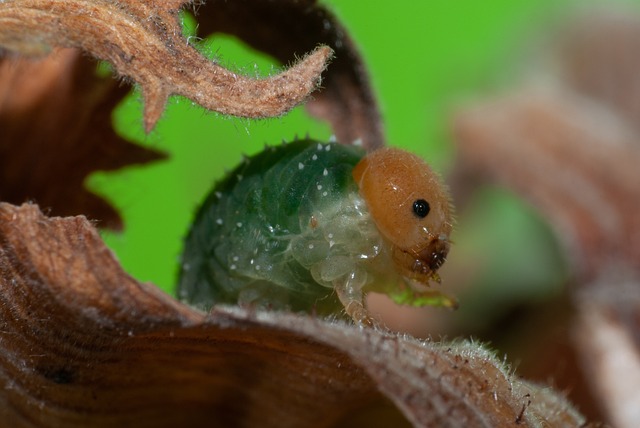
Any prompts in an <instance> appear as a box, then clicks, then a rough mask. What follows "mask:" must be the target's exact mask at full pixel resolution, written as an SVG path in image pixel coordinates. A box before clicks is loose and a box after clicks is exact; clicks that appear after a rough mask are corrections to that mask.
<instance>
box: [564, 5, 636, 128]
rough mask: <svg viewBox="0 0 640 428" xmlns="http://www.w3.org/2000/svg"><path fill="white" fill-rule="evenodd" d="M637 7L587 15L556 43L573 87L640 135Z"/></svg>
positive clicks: (600, 10)
mask: <svg viewBox="0 0 640 428" xmlns="http://www.w3.org/2000/svg"><path fill="white" fill-rule="evenodd" d="M632 6H635V5H628V6H627V7H624V6H623V4H621V3H620V4H617V3H616V4H607V7H599V8H596V10H593V9H589V10H587V11H585V12H583V14H582V15H581V16H580V17H578V18H577V19H575V20H574V21H573V22H571V23H570V24H569V26H568V28H567V29H565V31H563V33H562V37H558V38H557V39H556V40H557V53H556V56H555V61H556V64H557V66H558V68H559V71H560V73H561V75H562V78H563V81H564V82H566V83H567V85H568V86H570V87H571V88H573V89H574V90H576V91H577V92H579V93H582V94H585V95H588V96H590V97H593V98H594V99H595V100H597V101H599V102H601V103H603V104H605V105H607V106H608V107H610V108H612V109H613V110H614V111H615V112H616V114H618V115H620V117H621V118H623V119H625V120H627V121H628V123H629V124H630V125H631V126H633V127H634V128H635V129H636V130H639V131H640V125H639V124H640V103H639V102H638V98H639V97H640V77H638V69H640V14H639V13H638V10H637V8H634V7H632Z"/></svg>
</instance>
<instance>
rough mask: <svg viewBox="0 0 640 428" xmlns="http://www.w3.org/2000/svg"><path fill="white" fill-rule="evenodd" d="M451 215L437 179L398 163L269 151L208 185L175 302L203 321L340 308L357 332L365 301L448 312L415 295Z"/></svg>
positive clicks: (415, 161)
mask: <svg viewBox="0 0 640 428" xmlns="http://www.w3.org/2000/svg"><path fill="white" fill-rule="evenodd" d="M238 177H242V180H240V179H239V178H238ZM451 215H452V213H451V205H450V201H449V196H448V194H447V191H446V190H445V188H444V187H443V185H442V183H441V182H440V179H439V177H438V176H437V175H436V174H435V173H434V172H433V171H432V170H431V168H430V167H429V166H428V165H427V164H426V163H425V162H424V161H422V160H421V159H420V158H418V157H417V156H415V155H413V154H410V153H408V152H405V151H402V150H399V149H393V148H385V149H380V150H377V151H375V152H373V153H371V154H369V155H367V156H365V152H364V151H363V150H362V149H360V148H358V147H354V146H346V145H341V144H322V143H319V142H317V141H310V140H305V141H296V142H293V143H290V144H285V145H281V146H279V147H270V148H267V149H265V150H264V151H263V152H261V153H259V154H257V155H255V156H253V157H250V158H247V159H246V160H245V161H244V162H243V163H242V164H240V165H239V166H238V167H237V168H236V169H235V170H233V171H232V172H231V173H229V174H228V175H227V177H226V178H224V179H223V180H222V181H220V182H219V183H217V184H216V185H215V187H214V189H213V190H212V191H211V193H210V194H209V196H208V197H207V198H206V200H205V201H204V203H203V204H202V206H201V207H200V209H199V211H198V213H197V215H196V218H195V221H194V223H193V226H192V228H191V230H190V232H189V234H188V236H187V239H186V242H185V248H184V253H183V255H182V266H181V272H180V278H179V285H178V290H179V296H180V298H181V299H183V300H185V301H187V302H188V303H190V304H193V305H196V306H199V307H202V308H203V309H208V308H210V307H211V306H212V305H213V304H215V303H231V304H236V303H238V304H243V305H259V306H262V307H267V308H274V309H290V310H294V311H300V310H304V311H308V312H311V311H316V312H320V313H327V312H331V311H336V309H337V308H340V305H339V303H338V302H340V303H341V304H342V306H343V307H344V309H345V310H346V313H347V314H348V315H349V316H351V317H352V318H353V319H354V321H356V322H360V323H366V324H368V323H371V321H372V320H371V318H370V316H369V314H368V313H367V311H366V309H365V306H364V303H363V298H364V295H365V294H366V293H367V292H381V293H385V294H387V295H389V296H390V297H391V298H392V299H393V300H394V301H396V302H397V303H401V304H407V305H413V306H423V305H440V306H449V307H451V306H454V305H455V301H454V300H453V299H451V298H449V297H447V296H444V295H443V294H441V293H440V292H438V291H435V290H431V289H425V287H423V286H424V285H428V284H429V282H430V281H431V280H436V281H439V278H438V275H437V273H436V272H437V270H438V268H440V266H441V265H442V263H444V261H445V258H446V256H447V253H448V251H449V234H450V233H451V228H452V220H451ZM420 288H421V289H420ZM334 290H335V293H333V291H334ZM336 297H337V300H336Z"/></svg>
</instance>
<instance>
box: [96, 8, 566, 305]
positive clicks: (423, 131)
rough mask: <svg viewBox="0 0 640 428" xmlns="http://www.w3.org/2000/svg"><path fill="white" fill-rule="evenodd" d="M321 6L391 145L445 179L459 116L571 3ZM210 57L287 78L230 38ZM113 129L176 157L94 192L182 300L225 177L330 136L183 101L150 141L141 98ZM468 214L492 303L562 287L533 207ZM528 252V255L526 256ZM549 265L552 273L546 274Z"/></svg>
mask: <svg viewBox="0 0 640 428" xmlns="http://www.w3.org/2000/svg"><path fill="white" fill-rule="evenodd" d="M323 3H324V4H326V5H328V7H329V8H330V9H331V10H332V11H333V12H334V13H335V14H336V15H337V16H338V17H339V18H340V20H341V21H342V22H343V24H344V25H345V26H346V27H347V29H348V30H349V31H350V34H351V36H352V37H353V38H354V39H355V41H356V43H357V45H358V46H359V47H360V49H361V53H362V55H363V57H364V60H365V63H366V64H367V65H368V67H369V72H370V75H371V79H372V84H373V87H374V91H375V93H376V94H377V96H378V99H379V102H380V105H381V110H382V113H383V118H384V124H385V127H386V133H387V137H388V142H389V144H391V145H394V146H400V147H403V148H406V149H409V150H411V151H414V152H416V153H418V154H419V155H421V156H423V157H424V158H425V159H427V160H428V161H429V162H431V163H432V164H433V165H434V167H435V168H436V169H437V170H439V171H441V172H443V173H444V174H446V172H447V171H448V170H449V168H450V167H451V166H452V164H453V161H454V157H455V152H454V148H453V144H452V142H451V141H450V137H449V135H448V125H449V117H450V114H451V111H452V108H453V107H454V106H456V105H458V104H459V103H460V102H461V101H464V100H465V99H467V98H469V97H472V96H480V95H483V94H488V93H490V92H492V91H494V90H496V89H497V88H500V87H502V86H503V85H504V84H505V83H506V82H508V81H509V80H510V79H511V78H512V77H513V75H514V68H519V67H520V66H522V65H523V64H525V63H526V58H524V57H523V55H522V54H521V53H520V51H521V50H522V49H523V48H524V47H526V45H527V43H528V41H529V40H532V38H533V36H534V35H536V34H544V32H545V26H547V25H549V22H550V20H551V17H553V16H557V14H558V12H559V11H560V8H561V3H562V2H558V1H557V0H536V1H534V2H524V1H513V0H484V1H482V2H480V1H477V0H457V1H455V2H436V1H430V2H415V1H408V0H405V1H396V2H382V1H373V2H366V3H365V2H362V1H356V0H331V1H324V2H323ZM184 21H185V27H186V29H185V32H186V33H187V34H189V33H190V31H191V30H190V28H191V29H192V28H193V25H194V22H193V19H192V17H190V16H189V15H186V14H185V15H184ZM201 47H202V49H203V50H204V51H205V52H208V53H209V54H210V55H214V56H215V57H216V58H218V59H220V60H221V61H222V63H223V64H224V65H225V66H228V67H232V68H234V69H236V70H239V71H242V72H245V73H248V74H254V73H256V72H258V73H259V74H260V75H268V74H270V73H273V72H274V71H275V70H277V69H278V67H280V64H276V63H274V62H273V61H272V60H271V59H270V58H268V57H265V56H263V55H261V54H260V53H258V52H255V51H252V50H250V49H248V48H246V47H245V46H244V45H243V44H242V43H241V42H238V41H237V40H235V39H233V38H231V37H228V36H225V35H214V36H212V37H210V38H209V39H207V40H205V41H203V42H202V44H201ZM519 64H520V65H519ZM514 65H515V67H514ZM507 66H508V67H507ZM114 122H115V124H116V127H117V129H118V131H119V132H120V133H121V134H122V135H124V136H126V137H127V138H129V139H130V140H132V141H136V142H138V143H140V144H142V145H146V146H150V147H154V148H156V149H160V150H162V151H166V152H168V153H169V154H170V160H169V161H165V162H160V163H156V164H154V165H152V166H145V167H141V168H136V167H132V168H128V169H126V170H122V171H119V172H116V173H108V174H106V173H96V174H94V175H93V176H92V177H90V179H89V183H88V185H89V187H90V188H91V189H93V190H94V191H95V192H96V193H99V194H101V195H104V196H105V197H107V198H108V199H109V200H111V201H112V202H113V203H114V204H115V205H116V206H117V208H118V209H119V210H120V212H121V213H122V215H123V217H124V220H125V230H124V232H122V233H107V232H104V233H103V236H104V238H105V240H106V242H107V243H108V245H109V246H110V247H111V248H112V249H113V250H114V252H115V253H116V254H117V256H118V258H119V259H120V261H121V262H122V264H123V266H124V267H125V269H127V271H128V272H130V273H131V274H132V275H133V276H134V277H136V278H137V279H139V280H141V281H149V282H153V283H155V284H157V285H158V286H160V287H161V288H163V289H164V290H166V291H167V292H169V293H173V290H174V284H175V276H176V269H177V264H178V255H179V253H180V250H181V241H182V237H183V236H184V235H185V233H186V231H187V229H188V225H189V223H190V221H191V217H192V215H193V213H194V211H195V209H196V207H197V205H198V204H199V202H200V201H201V200H202V199H203V197H204V195H205V194H206V193H207V192H208V191H209V189H210V187H211V185H212V184H213V182H214V181H215V180H216V179H218V178H220V177H221V176H222V175H223V173H224V171H225V169H230V168H232V167H233V166H234V165H235V164H236V163H237V162H238V161H239V160H240V158H241V155H242V154H243V153H245V154H252V153H255V152H257V151H259V150H260V149H261V148H262V147H263V145H264V144H265V143H269V144H274V143H279V142H280V141H282V140H283V139H284V140H291V139H293V138H294V137H295V136H296V135H300V136H304V135H306V134H309V135H310V136H311V137H313V138H317V139H327V138H329V136H330V135H331V132H330V129H329V127H328V126H327V125H326V124H325V123H320V122H318V121H315V120H314V119H311V118H309V117H308V116H307V115H306V113H305V111H304V109H303V108H298V109H296V110H294V111H293V112H292V113H290V114H289V115H287V116H285V117H282V118H277V119H270V120H262V121H249V120H244V119H237V118H228V117H223V116H221V115H218V114H214V113H210V112H205V111H204V110H202V109H201V108H200V107H198V106H196V105H194V104H193V103H192V102H191V101H189V100H186V99H183V98H174V99H172V101H171V103H170V105H169V107H168V109H167V111H166V113H165V114H164V117H163V118H162V120H161V121H160V123H159V124H158V126H157V128H156V129H155V130H154V131H153V132H152V133H151V134H150V135H145V134H144V133H143V131H142V104H141V100H140V94H139V93H137V92H134V93H133V94H132V95H131V96H130V97H128V99H127V100H126V101H125V102H123V103H122V105H121V106H119V108H118V109H117V110H116V111H115V113H114ZM474 207H475V208H474ZM469 210H470V211H474V212H475V213H476V214H475V215H474V216H472V217H470V220H468V221H465V222H464V224H462V225H461V226H460V229H461V230H463V231H464V234H463V233H460V232H459V233H458V235H459V236H460V237H459V238H456V239H457V240H458V241H459V242H460V245H461V246H463V248H464V249H463V250H462V252H463V253H468V255H469V257H473V254H474V251H479V252H485V251H483V248H491V249H492V251H493V252H495V253H496V254H495V257H494V258H493V259H492V260H486V261H485V263H486V268H485V269H484V270H483V273H482V274H481V275H480V276H484V277H485V278H484V282H485V283H486V284H489V285H488V287H493V288H495V290H494V294H496V295H500V296H503V298H505V299H510V298H518V295H519V294H527V293H529V291H530V290H537V291H535V292H534V294H536V293H538V294H539V293H540V290H542V293H543V294H544V292H547V291H550V290H551V291H553V289H554V287H556V286H557V284H559V283H560V282H561V280H562V278H563V277H564V270H563V267H562V266H563V265H562V263H561V262H560V261H559V260H558V258H557V257H556V254H555V253H553V251H552V252H551V253H549V248H553V245H554V243H553V239H552V238H551V236H550V234H549V232H548V230H547V229H546V228H545V226H544V225H543V224H542V223H541V221H540V220H539V219H538V218H537V217H536V216H535V215H534V214H533V213H532V211H531V210H530V209H529V208H528V207H526V206H525V205H524V204H522V203H519V202H518V201H517V200H516V198H514V197H513V196H511V195H509V194H508V193H506V192H502V191H498V190H495V189H493V190H492V189H487V190H485V191H483V192H482V193H481V194H480V195H479V196H478V197H475V198H474V199H473V202H472V203H471V207H470V208H469ZM463 218H466V215H465V217H463ZM459 223H462V222H460V221H459ZM462 236H464V237H465V238H464V239H462ZM522 242H527V243H528V244H527V246H526V247H524V248H523V245H522ZM504 257H509V263H508V266H506V268H507V271H512V273H511V274H509V275H511V276H510V277H511V278H513V277H514V276H515V277H519V278H523V277H526V278H528V279H527V281H529V282H530V283H531V284H530V285H529V288H528V290H529V291H527V286H523V287H524V289H525V291H522V290H521V289H515V290H514V289H513V287H512V282H510V281H512V280H510V279H509V278H507V277H505V272H503V271H499V272H498V271H495V270H496V269H497V270H500V266H501V265H504V263H503V261H504ZM501 258H502V259H501ZM532 263H533V264H532ZM545 263H546V264H547V265H548V266H549V269H544V268H543V269H540V266H541V264H543V265H542V266H543V267H544V266H546V265H544V264H545ZM502 268H504V266H502ZM503 270H504V269H503ZM494 271H495V272H494ZM523 272H524V273H523ZM507 273H508V272H507ZM549 284H550V285H549ZM505 290H506V293H507V294H506V297H504V296H505ZM478 293H480V292H478ZM482 293H485V292H484V291H482ZM471 306H472V305H471ZM467 307H469V305H467Z"/></svg>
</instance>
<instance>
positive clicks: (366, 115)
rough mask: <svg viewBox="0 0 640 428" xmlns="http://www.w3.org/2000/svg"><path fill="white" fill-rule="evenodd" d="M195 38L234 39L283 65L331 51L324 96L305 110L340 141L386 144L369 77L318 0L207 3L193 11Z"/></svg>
mask: <svg viewBox="0 0 640 428" xmlns="http://www.w3.org/2000/svg"><path fill="white" fill-rule="evenodd" d="M195 11H196V18H197V19H198V34H199V35H200V36H206V35H209V34H211V33H213V32H223V33H228V34H233V35H236V36H238V37H239V38H241V39H242V40H244V41H245V42H247V43H248V44H250V45H251V46H253V47H254V48H256V49H258V50H260V51H262V52H266V53H269V54H271V55H273V56H274V57H275V58H277V59H278V60H280V61H281V62H283V63H286V62H287V61H289V60H290V58H292V57H294V56H295V55H301V54H302V53H304V52H307V51H309V50H311V49H313V47H314V46H316V45H317V44H318V43H322V44H324V45H327V46H329V47H331V49H333V51H334V52H335V58H334V59H333V60H332V61H331V67H330V68H329V70H327V72H326V73H325V74H324V79H323V81H322V87H323V88H322V91H320V92H318V93H316V94H314V95H313V98H312V99H311V100H310V101H309V102H308V103H307V108H308V109H309V111H310V112H311V113H312V114H314V115H315V116H317V117H319V118H321V119H325V120H328V121H329V122H330V123H331V125H332V127H333V132H334V133H335V134H336V136H337V139H338V141H341V142H344V143H347V144H348V143H351V142H353V141H356V140H361V142H362V144H363V146H365V147H367V148H369V149H375V148H378V147H380V146H382V145H383V144H384V135H383V129H382V122H381V120H380V112H379V110H378V105H377V101H376V99H375V97H374V95H373V92H372V90H371V87H370V86H369V77H368V73H367V70H366V68H365V66H364V63H363V60H362V58H361V57H360V54H359V53H358V51H357V49H356V47H355V45H354V43H353V41H352V40H351V38H350V37H349V34H348V32H347V30H346V29H345V28H344V27H343V26H342V25H341V24H340V22H338V20H337V19H336V18H335V17H334V16H333V14H332V13H331V12H329V11H328V10H327V9H326V8H325V7H324V6H323V5H321V4H319V3H318V2H317V1H316V0H303V1H299V0H278V1H275V2H269V1H264V0H236V1H220V0H209V1H207V2H206V3H205V4H203V5H197V6H196V9H195Z"/></svg>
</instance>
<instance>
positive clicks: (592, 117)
mask: <svg viewBox="0 0 640 428" xmlns="http://www.w3.org/2000/svg"><path fill="white" fill-rule="evenodd" d="M598 12H599V13H597V14H588V15H584V16H587V18H584V16H583V18H582V19H581V20H579V21H578V22H577V23H574V24H571V25H569V28H570V30H569V31H567V32H566V34H565V38H564V39H561V40H560V41H559V44H558V46H559V48H560V49H559V52H560V53H559V54H558V55H557V58H556V63H555V66H556V70H558V71H560V73H559V74H558V75H557V76H556V77H557V81H556V82H555V83H554V85H553V86H550V87H547V88H544V89H541V88H539V87H538V88H532V87H529V88H525V89H520V90H519V91H517V92H515V93H513V94H510V95H506V96H503V97H502V98H498V99H494V100H491V101H488V102H485V103H482V104H479V105H476V106H474V107H469V108H467V109H466V110H464V111H462V112H461V113H460V114H459V115H458V116H457V117H456V119H455V124H454V132H455V135H456V140H457V142H458V145H459V148H460V154H461V164H460V166H461V171H462V172H463V176H466V177H468V176H469V175H470V173H471V175H473V173H479V175H480V176H482V177H485V178H488V179H490V180H492V181H494V182H498V183H501V184H503V185H506V186H507V187H510V188H511V189H513V190H514V191H515V192H517V193H518V194H520V195H522V196H523V197H525V198H527V199H528V200H529V201H530V202H531V203H532V204H533V205H535V206H536V207H537V208H539V209H540V211H541V212H542V213H543V214H544V215H545V216H546V217H547V218H548V220H549V222H550V224H551V225H552V226H553V227H554V228H555V230H556V231H557V233H558V235H559V236H560V237H561V238H563V240H564V242H565V243H567V244H568V245H567V246H566V248H567V255H568V257H569V258H570V259H571V260H572V261H573V262H574V263H573V268H574V274H575V280H576V284H575V285H576V286H575V287H573V288H572V289H571V290H570V293H571V294H572V296H573V304H574V305H575V312H576V313H577V316H576V317H575V318H574V319H573V320H572V323H573V329H572V330H573V333H574V339H575V341H574V346H575V347H576V349H577V351H576V354H577V355H579V357H580V359H581V360H582V362H583V375H584V377H585V378H586V381H587V382H588V383H590V384H591V385H592V392H593V394H594V395H595V397H596V400H595V401H596V402H597V403H598V404H599V406H600V407H602V409H603V410H604V412H605V414H606V415H607V418H608V420H609V422H611V423H612V424H613V425H614V426H621V427H635V426H638V425H640V413H639V412H638V400H639V399H640V398H639V397H638V394H637V392H636V390H637V384H638V382H640V380H639V379H640V353H639V352H638V350H639V349H640V341H639V339H638V338H639V337H640V324H639V322H638V321H639V319H640V318H639V315H638V314H640V286H639V282H638V278H639V277H640V218H639V217H638V216H637V212H638V210H640V187H639V186H638V183H640V174H639V173H638V165H639V164H640V132H639V130H638V126H637V118H638V117H639V116H638V115H639V112H640V111H639V110H638V103H637V99H638V97H637V93H638V89H637V88H640V79H638V73H637V64H639V63H640V56H639V55H638V46H640V14H639V13H638V12H637V11H635V12H633V13H630V12H629V11H626V12H625V13H620V12H619V11H614V12H611V11H608V12H604V13H603V11H602V10H599V11H598Z"/></svg>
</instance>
